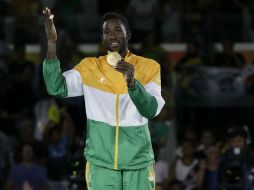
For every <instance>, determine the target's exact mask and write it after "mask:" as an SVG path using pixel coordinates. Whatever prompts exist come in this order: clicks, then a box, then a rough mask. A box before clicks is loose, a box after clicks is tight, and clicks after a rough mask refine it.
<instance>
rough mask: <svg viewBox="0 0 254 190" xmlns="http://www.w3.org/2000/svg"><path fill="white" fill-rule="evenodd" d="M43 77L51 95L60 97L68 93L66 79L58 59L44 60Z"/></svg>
mask: <svg viewBox="0 0 254 190" xmlns="http://www.w3.org/2000/svg"><path fill="white" fill-rule="evenodd" d="M43 78H44V82H45V84H46V88H47V91H48V93H49V94H50V95H52V96H59V97H66V96H67V95H68V91H67V85H66V79H65V77H64V76H63V74H62V71H61V68H60V62H59V60H58V59H52V60H46V59H45V60H44V61H43Z"/></svg>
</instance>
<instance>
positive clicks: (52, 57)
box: [43, 8, 83, 97]
mask: <svg viewBox="0 0 254 190" xmlns="http://www.w3.org/2000/svg"><path fill="white" fill-rule="evenodd" d="M43 15H44V17H45V32H46V36H47V41H48V49H47V57H46V59H45V60H44V62H43V78H44V81H45V84H46V88H47V91H48V93H49V94H50V95H53V96H59V97H71V96H81V95H83V91H82V82H81V77H80V74H79V72H78V71H76V70H75V69H72V70H69V71H66V72H65V73H62V71H61V68H60V61H59V60H58V59H57V53H56V40H57V32H56V28H55V25H54V21H53V18H54V15H53V14H52V13H51V10H50V9H48V8H45V9H44V10H43Z"/></svg>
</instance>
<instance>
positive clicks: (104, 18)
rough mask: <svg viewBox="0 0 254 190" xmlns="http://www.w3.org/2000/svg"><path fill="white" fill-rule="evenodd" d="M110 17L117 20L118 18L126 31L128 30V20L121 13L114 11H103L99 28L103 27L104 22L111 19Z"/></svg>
mask: <svg viewBox="0 0 254 190" xmlns="http://www.w3.org/2000/svg"><path fill="white" fill-rule="evenodd" d="M112 19H118V20H120V21H121V22H122V23H123V25H124V27H125V29H126V31H129V30H130V25H129V22H128V20H127V19H126V18H125V17H124V16H123V15H121V14H118V13H115V12H107V13H105V14H104V15H103V16H102V19H101V29H102V28H103V24H104V22H106V21H108V20H112Z"/></svg>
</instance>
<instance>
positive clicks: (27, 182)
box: [6, 144, 48, 190]
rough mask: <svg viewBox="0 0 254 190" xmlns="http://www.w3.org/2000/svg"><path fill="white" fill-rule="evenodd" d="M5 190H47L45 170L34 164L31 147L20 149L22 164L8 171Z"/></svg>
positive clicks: (28, 145) (27, 145) (25, 146)
mask: <svg viewBox="0 0 254 190" xmlns="http://www.w3.org/2000/svg"><path fill="white" fill-rule="evenodd" d="M6 189H7V190H31V189H32V190H47V189H48V185H47V174H46V169H45V168H44V167H42V166H40V165H38V164H36V163H35V162H34V149H33V147H32V145H30V144H25V145H24V146H23V147H22V163H20V164H17V165H14V166H13V168H12V169H11V171H10V174H9V177H8V181H7V187H6Z"/></svg>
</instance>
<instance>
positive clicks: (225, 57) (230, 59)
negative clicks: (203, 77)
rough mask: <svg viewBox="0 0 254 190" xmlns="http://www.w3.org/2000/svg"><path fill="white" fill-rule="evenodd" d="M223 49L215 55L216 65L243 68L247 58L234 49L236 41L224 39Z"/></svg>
mask: <svg viewBox="0 0 254 190" xmlns="http://www.w3.org/2000/svg"><path fill="white" fill-rule="evenodd" d="M222 47H223V51H222V52H221V53H218V54H217V55H216V57H215V66H217V67H231V68H232V67H233V68H242V67H244V65H245V59H244V57H243V55H242V54H240V53H236V52H235V51H234V43H233V42H232V41H231V40H230V39H226V38H225V39H224V40H223V41H222Z"/></svg>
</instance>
